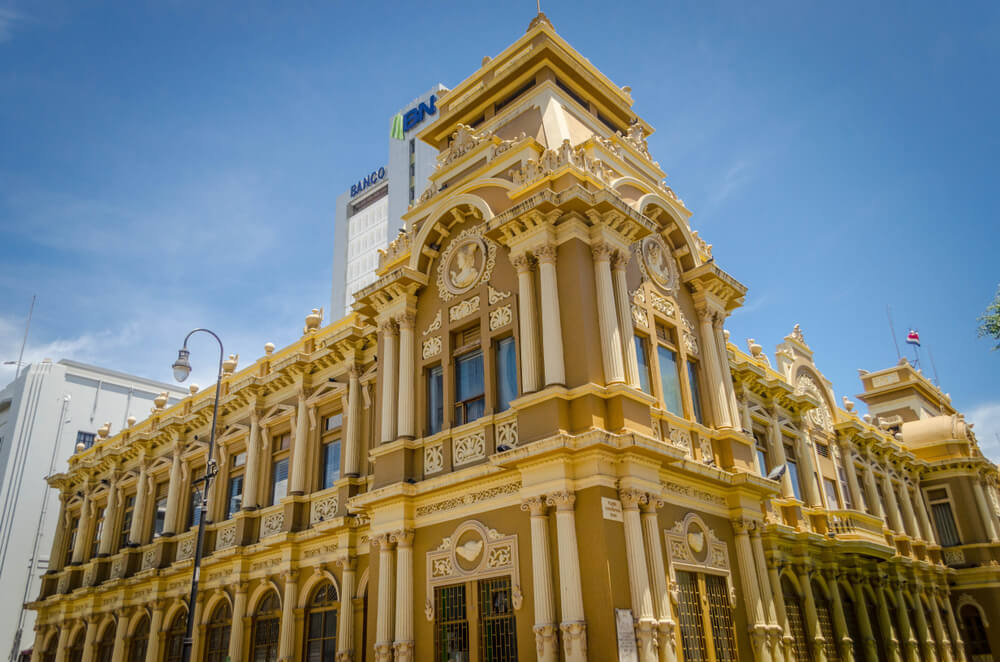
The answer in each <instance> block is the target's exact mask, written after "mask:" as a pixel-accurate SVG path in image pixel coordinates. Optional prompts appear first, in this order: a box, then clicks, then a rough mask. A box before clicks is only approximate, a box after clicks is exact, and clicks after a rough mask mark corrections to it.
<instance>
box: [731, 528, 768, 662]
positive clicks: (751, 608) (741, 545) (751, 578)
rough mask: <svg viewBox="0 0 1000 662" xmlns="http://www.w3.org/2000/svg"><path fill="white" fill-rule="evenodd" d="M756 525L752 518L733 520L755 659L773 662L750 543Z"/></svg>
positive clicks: (762, 661) (761, 661)
mask: <svg viewBox="0 0 1000 662" xmlns="http://www.w3.org/2000/svg"><path fill="white" fill-rule="evenodd" d="M754 526H755V523H754V522H753V521H752V520H745V519H737V520H733V531H735V532H736V559H737V563H739V567H740V580H741V584H742V586H743V599H744V600H745V607H746V610H747V621H749V626H750V643H751V644H752V646H753V655H754V659H756V660H758V662H771V649H770V648H769V647H768V645H767V616H766V615H765V613H764V601H763V598H761V594H760V590H759V587H758V585H757V567H756V561H755V560H754V555H753V546H752V545H751V543H750V529H752V528H753V527H754Z"/></svg>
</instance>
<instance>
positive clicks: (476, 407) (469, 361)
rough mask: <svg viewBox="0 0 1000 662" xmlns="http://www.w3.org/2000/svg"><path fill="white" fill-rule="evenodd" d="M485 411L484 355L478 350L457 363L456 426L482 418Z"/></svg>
mask: <svg viewBox="0 0 1000 662" xmlns="http://www.w3.org/2000/svg"><path fill="white" fill-rule="evenodd" d="M485 409H486V399H485V397H484V396H483V353H482V352H481V351H479V350H476V351H475V352H470V353H468V354H466V355H464V356H460V357H458V359H456V361H455V424H456V425H462V424H463V423H468V422H470V421H474V420H476V419H477V418H480V417H482V415H483V413H484V412H485Z"/></svg>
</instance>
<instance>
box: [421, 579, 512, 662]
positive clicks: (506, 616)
mask: <svg viewBox="0 0 1000 662" xmlns="http://www.w3.org/2000/svg"><path fill="white" fill-rule="evenodd" d="M469 593H471V594H472V595H473V596H474V600H469V599H468V597H467V596H468V594H469ZM434 605H435V610H434V652H435V656H434V659H435V660H440V661H442V662H468V660H469V659H470V657H469V656H470V652H471V651H470V644H471V642H473V641H475V642H476V644H477V651H476V652H477V656H476V657H475V658H474V659H477V660H479V662H517V628H516V622H515V619H514V603H513V599H512V594H511V583H510V577H493V578H490V579H481V580H479V581H471V582H468V583H467V584H455V585H452V586H439V587H437V588H435V589H434Z"/></svg>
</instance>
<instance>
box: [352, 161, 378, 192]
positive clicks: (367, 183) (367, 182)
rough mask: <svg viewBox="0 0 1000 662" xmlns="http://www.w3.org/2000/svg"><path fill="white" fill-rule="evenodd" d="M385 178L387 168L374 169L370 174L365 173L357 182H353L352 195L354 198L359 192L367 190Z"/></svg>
mask: <svg viewBox="0 0 1000 662" xmlns="http://www.w3.org/2000/svg"><path fill="white" fill-rule="evenodd" d="M383 179H385V168H379V169H378V170H372V171H371V173H370V174H368V175H365V177H364V178H363V179H361V180H359V181H358V183H357V184H351V197H352V198H353V197H354V196H356V195H358V194H359V193H361V192H363V191H367V190H368V188H369V187H371V186H374V185H375V184H378V183H379V182H380V181H382V180H383Z"/></svg>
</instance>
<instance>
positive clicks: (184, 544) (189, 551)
mask: <svg viewBox="0 0 1000 662" xmlns="http://www.w3.org/2000/svg"><path fill="white" fill-rule="evenodd" d="M195 542H196V541H195V539H194V538H193V537H192V538H187V539H185V540H181V541H180V542H179V543H177V560H178V561H186V560H188V559H192V558H194V546H195Z"/></svg>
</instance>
